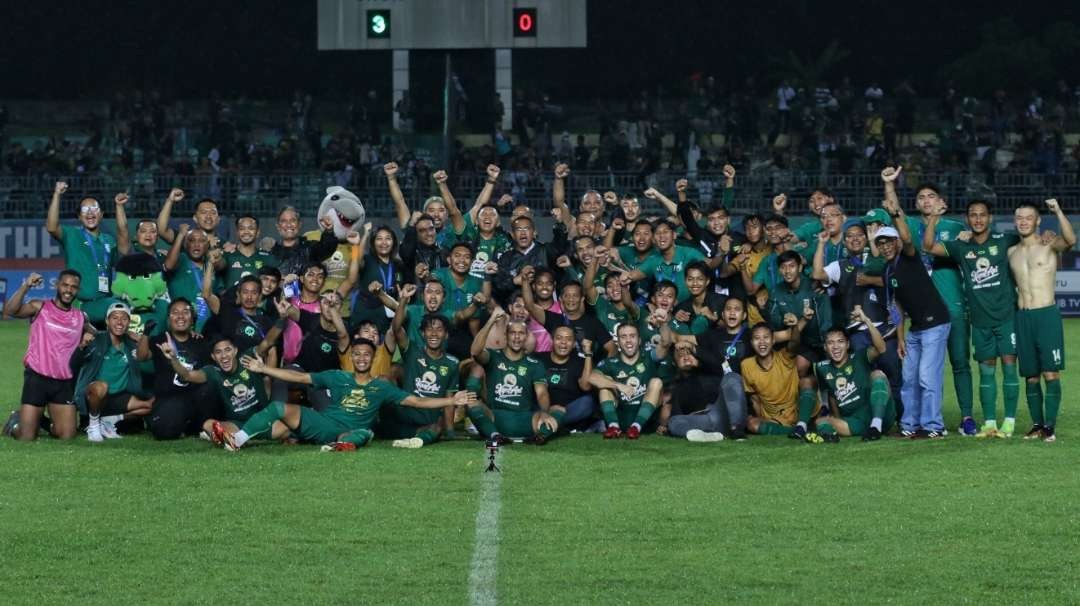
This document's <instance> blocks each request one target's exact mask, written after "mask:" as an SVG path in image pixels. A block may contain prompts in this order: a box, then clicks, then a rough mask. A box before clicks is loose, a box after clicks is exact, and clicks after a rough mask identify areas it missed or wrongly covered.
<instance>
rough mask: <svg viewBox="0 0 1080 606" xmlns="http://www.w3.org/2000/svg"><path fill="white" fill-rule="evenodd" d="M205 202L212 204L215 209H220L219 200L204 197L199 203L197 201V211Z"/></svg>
mask: <svg viewBox="0 0 1080 606" xmlns="http://www.w3.org/2000/svg"><path fill="white" fill-rule="evenodd" d="M203 204H210V205H212V206H213V207H214V210H215V211H216V210H217V209H218V207H217V200H215V199H213V198H203V199H202V200H199V201H198V202H197V203H195V212H199V207H200V206H202V205H203Z"/></svg>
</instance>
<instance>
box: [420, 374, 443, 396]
mask: <svg viewBox="0 0 1080 606" xmlns="http://www.w3.org/2000/svg"><path fill="white" fill-rule="evenodd" d="M416 392H417V393H421V394H431V393H438V392H439V383H438V377H436V376H435V372H434V371H431V370H429V371H427V372H425V373H424V374H422V375H420V376H419V377H417V378H416Z"/></svg>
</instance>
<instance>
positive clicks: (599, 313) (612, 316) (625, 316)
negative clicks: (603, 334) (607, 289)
mask: <svg viewBox="0 0 1080 606" xmlns="http://www.w3.org/2000/svg"><path fill="white" fill-rule="evenodd" d="M593 312H594V313H595V314H596V319H598V320H600V323H601V324H603V325H604V328H606V329H607V331H608V332H609V333H611V336H612V337H615V327H616V326H618V325H619V324H626V323H627V322H630V310H629V309H626V308H623V309H619V308H618V307H615V304H614V303H612V302H611V301H608V299H607V297H606V296H600V297H599V298H598V299H596V304H595V305H593Z"/></svg>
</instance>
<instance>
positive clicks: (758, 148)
mask: <svg viewBox="0 0 1080 606" xmlns="http://www.w3.org/2000/svg"><path fill="white" fill-rule="evenodd" d="M511 103H512V109H513V114H512V115H513V119H512V126H511V128H510V129H507V130H504V129H502V128H501V122H502V117H503V116H504V115H505V113H506V107H505V105H504V104H503V103H502V101H501V100H499V99H496V100H495V102H494V104H493V110H492V116H491V124H492V128H491V130H490V133H485V134H489V135H490V140H489V141H490V142H488V143H486V144H482V145H473V146H466V145H463V144H462V143H460V142H458V144H457V145H456V146H455V148H454V149H453V158H452V160H451V162H450V166H451V167H452V168H453V169H454V170H455V171H456V172H457V173H458V174H462V173H465V172H477V173H482V172H483V168H484V166H486V165H487V164H488V163H489V162H498V163H499V164H500V165H501V166H504V167H505V171H506V173H507V174H508V175H524V177H522V178H527V177H528V175H535V174H539V173H541V172H546V171H549V170H550V168H551V167H552V166H553V165H554V164H555V163H556V162H568V163H570V164H572V165H573V166H575V167H576V168H577V169H578V171H580V172H585V171H596V172H608V171H611V172H621V173H635V174H639V175H642V177H643V179H645V178H646V177H647V176H649V175H655V174H657V173H667V172H670V173H671V174H680V175H682V174H687V175H691V176H692V175H695V174H698V173H709V172H717V171H719V169H720V167H721V166H723V165H724V164H727V163H730V164H733V165H735V166H738V167H740V170H742V171H745V172H746V173H749V174H754V173H755V172H759V171H785V170H795V171H805V172H811V173H814V172H819V173H823V174H825V173H827V174H847V173H851V172H854V171H860V170H871V171H873V170H875V169H876V167H880V166H882V165H884V164H885V163H887V162H898V163H901V164H903V165H904V166H909V167H911V168H912V170H913V172H914V171H916V170H920V169H921V170H923V171H942V170H952V171H972V172H981V173H983V174H984V175H985V176H986V178H987V179H988V180H989V181H991V182H992V181H993V178H994V175H995V173H997V172H999V171H1011V172H1024V173H1042V174H1046V175H1058V174H1060V173H1062V172H1066V171H1071V170H1075V168H1076V166H1078V165H1080V146H1073V147H1072V148H1071V149H1070V148H1069V147H1068V146H1067V145H1066V138H1065V135H1066V133H1068V132H1069V125H1070V124H1072V125H1075V124H1076V120H1077V119H1078V117H1080V86H1077V87H1075V88H1074V87H1073V86H1071V85H1070V84H1069V83H1067V82H1066V81H1065V80H1061V81H1059V82H1058V83H1057V84H1056V86H1055V87H1053V90H1052V91H1050V92H1042V91H1034V90H1033V91H1029V92H1027V93H1016V92H1007V91H1004V90H997V91H995V92H994V93H993V94H992V95H991V96H989V97H988V98H977V97H975V96H972V95H969V94H965V93H964V92H963V91H958V90H957V89H956V88H955V86H953V85H952V84H949V83H946V84H945V85H944V87H943V88H942V90H940V91H931V90H926V91H918V90H916V89H915V88H914V87H913V85H912V84H911V83H910V82H909V81H906V80H905V81H901V82H899V83H896V84H893V85H891V86H883V84H882V83H879V82H869V83H865V85H863V84H858V85H857V84H855V83H853V82H852V81H851V80H850V79H849V78H843V79H842V80H840V81H839V82H836V83H829V84H826V83H822V84H818V85H799V84H797V83H795V82H794V81H790V80H782V81H780V82H779V83H776V84H775V86H773V85H772V84H770V85H765V84H762V83H760V82H758V81H756V80H755V79H753V78H750V79H747V80H746V81H744V82H742V83H739V84H738V85H735V86H732V85H731V84H730V83H723V82H721V81H720V80H719V79H717V78H715V77H713V76H708V75H703V74H695V75H693V76H692V77H690V78H689V79H688V80H687V82H686V84H685V86H682V87H679V90H678V92H674V91H672V92H664V91H649V90H641V91H639V93H638V94H636V95H627V97H625V98H622V99H609V98H599V97H598V98H596V99H593V100H591V101H589V102H587V104H585V105H581V104H578V105H575V104H573V103H569V102H568V103H565V104H558V103H556V102H554V101H553V100H552V99H551V98H550V96H549V95H548V94H546V93H543V92H535V93H532V92H528V91H527V90H526V89H524V88H521V89H516V90H515V91H514V94H513V99H512V100H511ZM459 105H460V108H458V109H456V110H455V113H456V114H459V115H461V116H464V114H465V112H466V111H467V109H466V108H467V99H466V100H463V101H462V102H461V103H459ZM271 106H273V108H274V111H268V110H267V108H268V107H271ZM102 107H103V108H104V109H102V110H101V112H99V113H100V115H95V116H94V119H92V120H90V121H89V122H90V123H89V124H86V125H85V127H82V128H79V129H77V130H78V131H79V132H81V133H82V134H81V135H79V136H73V135H72V134H70V132H68V133H60V132H59V131H62V130H63V129H51V128H43V129H42V130H44V131H48V132H49V133H51V136H47V137H36V138H34V139H35V140H34V142H32V143H26V142H25V138H23V139H22V140H19V139H13V138H12V137H11V136H10V135H8V134H6V133H7V130H8V127H9V123H12V122H14V123H16V124H17V119H18V116H14V117H13V116H11V113H10V112H9V111H8V109H7V108H6V107H5V108H3V109H0V145H2V148H0V149H2V151H3V153H2V155H0V173H3V174H12V175H25V174H58V175H78V174H128V173H131V172H132V171H152V172H155V173H158V174H166V175H171V174H175V175H181V176H183V175H211V174H218V173H223V172H225V173H228V172H253V173H272V172H288V171H309V172H310V171H323V172H334V173H343V174H348V173H351V172H354V171H355V172H359V173H364V172H367V171H374V172H377V168H378V167H379V166H381V165H382V163H384V162H386V161H388V160H395V161H397V162H398V163H399V164H401V165H402V166H406V167H410V168H415V169H416V170H418V171H419V172H423V171H425V170H427V169H426V165H427V164H428V162H429V160H428V159H426V158H424V157H422V154H417V153H416V152H413V151H411V150H416V149H418V147H419V146H417V145H415V143H414V141H412V140H410V139H409V135H410V134H411V133H412V131H413V126H414V123H413V117H414V111H415V109H414V108H415V106H414V101H412V100H411V99H410V98H409V97H408V95H406V96H405V98H403V99H400V100H399V101H398V102H397V103H396V104H393V106H392V107H391V103H390V102H389V101H387V100H383V99H381V98H380V97H379V96H378V94H377V93H376V91H374V90H371V91H367V92H363V91H359V92H357V93H355V94H353V95H352V96H351V101H349V102H348V103H347V104H341V103H331V102H325V103H324V104H320V101H318V100H316V99H313V97H312V95H311V94H307V93H304V92H302V91H296V92H294V93H293V95H292V97H291V99H289V100H288V102H287V103H282V102H276V103H275V102H265V101H256V100H252V99H248V98H243V97H241V98H233V99H225V98H223V97H221V96H220V95H216V94H215V95H211V96H210V98H209V99H207V100H205V101H199V102H195V101H190V100H187V101H184V100H172V99H166V98H164V97H163V95H162V94H161V93H159V92H158V91H149V92H143V91H131V92H125V93H117V94H116V95H115V97H114V98H113V99H111V100H110V101H109V102H108V103H107V104H102ZM391 110H392V111H393V112H395V113H396V114H397V117H398V118H399V120H398V124H399V129H398V130H395V129H394V128H393V127H392V126H391V123H392V122H391V115H392V114H391ZM69 130H71V129H69ZM1073 130H1075V129H1073ZM458 132H459V134H462V133H461V129H459V131H458ZM586 133H588V135H587V134H586ZM472 140H474V141H475V140H476V138H475V137H474V138H472ZM440 151H441V150H440ZM418 155H419V156H421V157H417V156H418Z"/></svg>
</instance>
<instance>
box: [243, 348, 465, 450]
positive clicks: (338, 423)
mask: <svg viewBox="0 0 1080 606" xmlns="http://www.w3.org/2000/svg"><path fill="white" fill-rule="evenodd" d="M374 355H375V344H374V343H372V342H371V341H366V340H363V339H360V340H356V341H354V342H353V344H352V358H353V360H352V361H353V368H354V370H353V372H352V373H348V372H345V371H342V370H327V371H324V372H318V373H314V374H309V373H303V372H296V371H295V370H285V369H283V368H274V367H272V366H267V365H266V364H265V363H264V362H263V361H262V360H261V359H260V358H258V357H257V356H245V357H244V358H243V366H244V369H245V370H246V371H248V372H250V373H261V374H265V375H267V376H269V377H272V378H274V379H278V380H282V381H288V382H290V383H302V384H309V385H311V386H312V387H314V388H315V389H327V390H329V391H330V400H331V402H332V404H331V406H330V407H329V408H327V409H326V410H325V411H323V412H318V411H315V410H312V409H310V408H306V407H302V406H297V405H295V404H285V403H283V402H271V403H270V405H269V406H267V407H266V408H265V409H263V410H261V411H259V412H258V413H255V414H254V415H252V416H251V418H250V419H248V421H247V422H246V423H244V426H243V427H242V428H241V429H240V430H239V431H236V432H233V431H230V430H228V429H226V430H225V431H223V433H222V438H223V442H224V446H225V449H226V450H228V451H232V452H235V451H237V450H239V449H240V448H242V447H243V446H244V445H245V444H247V443H248V441H249V440H251V439H252V438H259V437H267V438H280V437H282V436H284V435H286V433H288V432H289V431H291V432H292V433H293V434H294V435H296V436H297V437H298V438H300V439H301V440H303V441H305V442H313V443H316V444H322V445H323V446H322V451H323V452H334V451H337V452H347V451H355V450H356V449H357V448H359V447H362V446H366V445H367V444H368V443H369V442H371V439H372V437H374V434H373V433H372V431H371V424H372V422H373V421H374V420H375V418H376V415H377V414H378V413H379V409H380V408H381V407H382V406H384V405H388V406H412V407H415V408H435V409H439V408H445V407H447V406H466V405H469V404H471V403H474V402H475V401H476V394H474V393H472V392H467V391H459V392H457V393H455V394H454V395H453V397H446V398H420V397H417V396H414V395H410V394H407V393H405V392H404V391H402V390H400V389H398V388H397V386H395V385H394V384H393V383H390V382H389V381H387V380H385V379H380V378H375V377H372V376H371V372H370V371H371V359H372V358H373V357H374Z"/></svg>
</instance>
